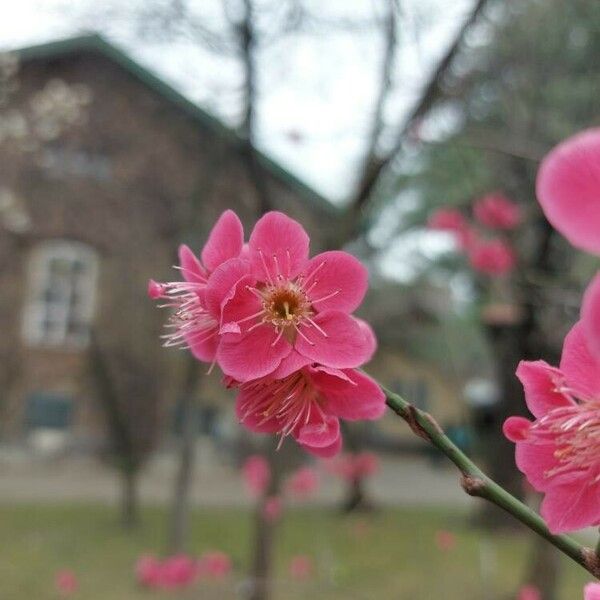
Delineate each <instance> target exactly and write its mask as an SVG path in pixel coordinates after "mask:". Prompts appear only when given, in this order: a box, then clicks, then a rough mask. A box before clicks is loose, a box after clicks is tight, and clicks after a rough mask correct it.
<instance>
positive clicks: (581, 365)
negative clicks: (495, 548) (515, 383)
mask: <svg viewBox="0 0 600 600" xmlns="http://www.w3.org/2000/svg"><path fill="white" fill-rule="evenodd" d="M517 376H518V377H519V379H520V380H521V382H522V383H523V387H524V389H525V399H526V402H527V406H528V408H529V410H530V411H531V413H532V414H533V416H534V421H533V422H531V421H529V420H528V419H525V418H523V417H510V418H508V419H507V420H506V422H505V423H504V434H505V435H506V437H507V438H508V439H509V440H511V441H513V442H516V445H517V447H516V463H517V467H518V468H519V469H520V470H521V471H522V472H523V473H524V474H525V476H526V477H527V479H528V480H529V482H530V483H531V485H532V486H533V487H534V488H535V489H536V490H537V491H539V492H542V493H544V494H545V497H544V500H543V502H542V507H541V513H542V516H543V517H544V519H545V520H546V522H547V523H548V528H549V529H550V531H552V532H553V533H562V532H565V531H573V530H576V529H581V528H583V527H586V526H589V525H599V524H600V503H598V497H599V495H600V360H598V358H597V357H595V356H594V355H593V354H592V353H590V351H589V348H588V345H587V340H586V337H585V334H584V331H583V327H582V323H581V322H579V323H577V324H576V325H575V326H574V327H573V328H572V329H571V331H570V332H569V333H568V335H567V337H566V338H565V342H564V346H563V352H562V358H561V362H560V368H559V369H557V368H554V367H551V366H550V365H548V364H547V363H545V362H544V361H535V362H529V361H522V362H521V363H520V364H519V368H518V369H517Z"/></svg>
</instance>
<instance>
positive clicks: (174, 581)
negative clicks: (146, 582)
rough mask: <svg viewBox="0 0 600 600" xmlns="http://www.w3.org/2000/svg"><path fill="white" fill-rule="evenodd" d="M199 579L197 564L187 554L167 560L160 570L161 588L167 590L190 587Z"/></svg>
mask: <svg viewBox="0 0 600 600" xmlns="http://www.w3.org/2000/svg"><path fill="white" fill-rule="evenodd" d="M197 577H198V569H197V566H196V563H195V561H194V560H193V559H192V558H191V557H190V556H187V555H186V554H177V555H175V556H171V557H170V558H167V559H166V560H165V561H164V562H163V563H162V565H161V568H160V586H161V587H163V588H166V589H178V588H185V587H188V586H190V585H191V584H192V583H194V582H195V581H196V579H197Z"/></svg>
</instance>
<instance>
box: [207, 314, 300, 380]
mask: <svg viewBox="0 0 600 600" xmlns="http://www.w3.org/2000/svg"><path fill="white" fill-rule="evenodd" d="M276 339H277V332H276V330H275V328H273V327H272V326H270V325H260V326H259V327H257V328H256V329H254V330H252V331H250V332H248V333H246V334H245V335H242V336H241V335H239V334H233V333H227V334H224V335H222V336H221V343H220V344H219V349H218V351H217V361H218V363H219V366H220V367H221V369H222V370H223V373H225V375H229V376H230V377H233V378H234V379H236V380H237V381H240V382H244V381H250V380H251V379H258V378H259V377H264V376H265V375H269V374H270V373H272V372H273V371H274V370H275V369H276V368H277V367H278V366H279V364H280V363H281V361H282V360H283V359H284V358H285V357H286V356H288V354H289V353H290V352H291V351H292V346H291V345H290V343H289V342H288V341H287V340H286V339H285V338H284V337H283V336H282V337H280V338H279V340H278V341H277V343H275V340H276Z"/></svg>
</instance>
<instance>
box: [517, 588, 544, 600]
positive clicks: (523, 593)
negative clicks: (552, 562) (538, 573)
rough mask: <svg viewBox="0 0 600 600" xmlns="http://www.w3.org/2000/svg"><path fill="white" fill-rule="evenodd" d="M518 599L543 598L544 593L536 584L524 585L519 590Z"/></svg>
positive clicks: (538, 599)
mask: <svg viewBox="0 0 600 600" xmlns="http://www.w3.org/2000/svg"><path fill="white" fill-rule="evenodd" d="M517 600H542V594H541V593H540V590H538V589H537V588H536V587H535V586H534V585H524V586H523V587H522V588H521V589H520V590H519V594H518V596H517Z"/></svg>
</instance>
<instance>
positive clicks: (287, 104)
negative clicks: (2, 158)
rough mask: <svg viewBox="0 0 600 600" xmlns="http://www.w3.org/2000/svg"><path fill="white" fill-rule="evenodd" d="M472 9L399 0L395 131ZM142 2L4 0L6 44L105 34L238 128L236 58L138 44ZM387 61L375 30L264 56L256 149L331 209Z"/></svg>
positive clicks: (354, 0)
mask: <svg viewBox="0 0 600 600" xmlns="http://www.w3.org/2000/svg"><path fill="white" fill-rule="evenodd" d="M150 1H151V0H145V4H146V5H148V4H149V2H150ZM156 1H158V2H161V1H164V0H156ZM472 3H473V0H404V1H402V0H401V6H402V11H403V17H402V29H401V31H400V32H399V40H400V52H399V57H398V61H397V68H396V70H395V73H394V93H393V96H392V97H391V99H390V102H389V104H388V106H387V107H386V108H387V110H386V113H387V119H388V122H389V123H390V125H391V126H393V124H394V123H399V122H401V121H402V119H403V115H404V114H405V113H406V111H407V109H408V108H410V107H411V106H412V104H413V103H414V101H415V99H416V96H417V94H418V92H419V90H420V89H421V86H422V85H423V82H424V81H425V79H426V77H427V75H428V73H429V72H430V70H431V68H432V66H433V65H434V64H435V61H436V59H437V58H438V57H439V56H440V55H441V53H442V52H443V51H444V50H445V48H446V47H447V45H448V43H449V40H450V39H451V38H452V36H453V34H454V32H455V31H456V28H457V27H459V26H460V24H461V23H462V21H463V19H464V17H465V14H466V12H467V11H468V9H469V8H470V7H471V5H472ZM135 4H136V2H135V0H122V1H120V2H116V1H115V0H105V1H104V2H103V3H102V4H101V8H98V6H99V5H98V3H97V2H91V3H90V2H89V1H88V0H69V1H67V0H19V2H14V1H9V0H0V7H1V8H2V11H1V14H2V19H1V20H0V46H1V47H2V48H11V47H18V46H21V45H27V44H33V43H38V42H43V41H48V40H52V39H57V38H61V37H65V36H68V35H73V34H75V33H77V32H78V31H81V30H82V29H91V28H92V27H96V28H100V30H101V31H102V32H103V33H104V34H106V35H107V36H109V37H110V39H111V40H112V41H113V42H115V43H117V44H119V45H121V46H122V47H123V48H125V49H126V50H128V51H129V52H130V53H131V54H132V55H133V56H134V57H135V58H136V59H137V60H139V61H140V62H141V63H143V64H144V65H145V66H147V67H149V68H151V69H152V70H154V71H155V72H157V73H158V74H159V75H160V76H161V77H163V78H164V79H165V80H167V81H168V82H169V83H171V84H173V85H174V86H175V87H177V88H178V89H179V90H180V91H182V92H183V93H185V94H186V95H187V96H189V97H190V98H191V99H192V100H194V101H195V102H198V103H199V104H201V105H203V106H204V107H205V108H208V109H209V110H211V112H214V113H215V114H217V115H218V116H219V117H221V118H222V119H223V120H226V121H227V122H229V123H230V124H232V125H235V122H236V119H237V116H238V110H237V109H238V106H239V102H238V100H239V75H240V73H239V68H238V66H237V65H236V63H235V61H234V60H232V59H231V58H227V57H223V56H218V55H215V54H214V53H210V52H208V51H205V50H199V49H198V48H197V47H196V46H193V45H190V44H185V43H178V44H174V43H173V42H169V43H155V42H153V41H152V40H150V41H148V42H140V41H139V39H138V38H137V36H136V34H135V31H134V28H133V23H132V19H130V18H128V14H129V11H131V10H132V7H133V6H135ZM307 4H309V5H312V7H313V9H316V11H318V14H319V15H320V16H322V17H324V18H331V19H334V20H339V19H340V18H344V19H358V18H364V17H369V16H372V15H374V14H375V15H376V14H378V13H380V12H381V0H327V2H324V1H323V0H307ZM198 5H199V7H200V8H201V10H202V12H203V14H205V15H206V17H207V19H209V20H210V19H212V20H213V21H214V22H215V23H218V19H219V15H220V12H221V7H222V3H221V1H220V0H198ZM98 10H101V11H102V12H101V13H98ZM380 60H381V39H380V37H379V35H378V33H377V31H376V30H374V28H365V29H364V30H363V31H358V32H357V31H353V32H341V31H337V32H328V33H327V34H323V35H315V34H314V33H310V32H309V33H297V34H293V35H290V36H288V37H286V38H285V39H284V40H281V41H279V42H277V43H275V44H272V45H270V46H269V47H267V48H266V49H265V50H264V51H263V52H262V53H261V56H260V65H261V70H260V84H261V85H260V90H261V93H260V102H259V106H258V129H257V138H258V145H259V146H260V147H261V148H262V149H263V150H264V151H266V152H267V153H268V154H270V155H271V156H272V157H273V158H275V159H276V160H277V161H279V162H280V163H281V164H282V165H283V166H285V167H286V168H288V169H289V170H291V171H292V172H294V173H295V174H297V175H298V176H299V177H301V178H302V179H304V180H305V181H306V182H307V183H308V184H309V185H312V186H313V187H315V188H316V189H317V190H318V191H319V192H321V193H323V194H324V195H325V196H327V197H328V198H330V199H331V200H332V201H334V202H340V201H342V200H343V198H344V197H345V196H346V195H347V194H348V192H349V190H350V189H351V186H352V184H353V182H354V177H353V173H354V172H355V165H356V160H357V158H359V157H360V156H361V153H362V151H363V148H364V136H365V131H366V128H367V127H368V124H369V115H370V111H371V109H372V105H373V98H374V93H375V90H376V86H375V81H376V79H375V78H376V74H377V70H378V65H379V62H380Z"/></svg>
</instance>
